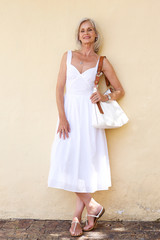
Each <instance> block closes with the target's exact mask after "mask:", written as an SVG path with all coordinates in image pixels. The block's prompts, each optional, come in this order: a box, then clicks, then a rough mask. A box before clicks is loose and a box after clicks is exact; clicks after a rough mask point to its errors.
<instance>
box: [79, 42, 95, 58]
mask: <svg viewBox="0 0 160 240" xmlns="http://www.w3.org/2000/svg"><path fill="white" fill-rule="evenodd" d="M79 52H80V53H81V54H83V55H84V56H91V55H95V51H94V48H93V46H91V45H90V46H86V45H83V46H82V47H81V49H80V50H79Z"/></svg>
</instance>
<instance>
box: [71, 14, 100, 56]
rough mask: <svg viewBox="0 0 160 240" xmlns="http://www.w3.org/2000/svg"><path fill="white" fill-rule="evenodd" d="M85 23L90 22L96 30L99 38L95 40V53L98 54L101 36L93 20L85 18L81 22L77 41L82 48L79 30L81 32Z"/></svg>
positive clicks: (77, 31) (77, 32)
mask: <svg viewBox="0 0 160 240" xmlns="http://www.w3.org/2000/svg"><path fill="white" fill-rule="evenodd" d="M84 22H90V23H91V25H92V27H93V29H94V31H95V33H96V35H97V37H96V38H95V43H94V51H95V53H98V51H99V48H100V34H99V32H98V30H97V27H96V24H95V22H94V21H93V20H92V19H90V18H83V19H82V20H81V21H80V22H79V24H78V27H77V30H76V41H77V43H78V45H80V46H81V45H82V43H81V41H80V40H79V30H80V27H81V25H82V23H84Z"/></svg>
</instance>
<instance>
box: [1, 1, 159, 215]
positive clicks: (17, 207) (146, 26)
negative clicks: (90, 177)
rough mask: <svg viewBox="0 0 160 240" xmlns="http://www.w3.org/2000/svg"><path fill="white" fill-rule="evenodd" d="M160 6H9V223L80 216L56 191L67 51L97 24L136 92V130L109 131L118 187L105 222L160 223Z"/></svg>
mask: <svg viewBox="0 0 160 240" xmlns="http://www.w3.org/2000/svg"><path fill="white" fill-rule="evenodd" d="M159 12H160V1H159V0H99V1H97V0H81V1H79V0H1V1H0V29H1V44H0V89H1V93H0V101H1V111H0V114H1V116H0V119H1V124H0V133H1V142H0V146H1V157H0V166H1V167H0V218H10V217H12V218H40V219H41V218H43V219H70V218H71V217H72V214H73V204H74V202H75V196H74V194H73V193H69V192H66V191H63V190H56V189H49V188H47V178H48V171H49V165H50V151H51V144H52V141H53V138H54V133H55V128H56V121H57V109H56V102H55V86H56V79H57V73H58V69H59V63H60V59H61V57H62V54H63V53H64V52H65V51H66V50H68V49H73V50H74V49H75V48H76V45H75V39H74V36H75V28H76V25H77V23H78V22H79V20H80V19H81V18H83V17H86V16H87V17H91V18H93V19H94V20H95V21H96V22H97V24H98V26H99V28H100V32H101V33H102V34H103V48H102V52H101V54H105V55H106V56H107V57H108V59H109V60H110V62H111V63H112V64H113V66H114V68H115V70H116V72H117V75H118V77H119V79H120V81H121V83H122V85H123V86H124V89H125V91H126V95H125V97H124V98H123V99H122V100H121V101H120V104H121V106H122V107H123V108H124V110H125V111H126V113H127V115H128V116H129V118H130V122H129V124H128V125H127V126H125V127H123V128H121V129H117V130H110V131H108V132H107V138H108V146H109V154H110V164H111V172H112V187H111V188H110V190H109V191H104V192H98V193H96V194H94V197H95V198H96V199H97V200H98V201H100V202H101V203H102V204H103V205H104V206H105V208H106V214H105V216H104V217H103V219H106V220H115V219H126V220H133V219H135V220H155V219H157V218H159V213H160V205H159V199H160V191H159V189H160V177H159V174H160V164H159V155H160V147H159V132H160V109H159V102H160V94H159V89H160V81H159V78H160V67H159V63H160V47H159V43H160V31H159V26H160V15H159Z"/></svg>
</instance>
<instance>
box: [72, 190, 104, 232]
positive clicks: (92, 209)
mask: <svg viewBox="0 0 160 240" xmlns="http://www.w3.org/2000/svg"><path fill="white" fill-rule="evenodd" d="M76 194H77V196H78V197H79V198H80V199H81V201H82V202H83V203H84V204H85V206H86V209H87V213H88V214H91V215H97V214H98V213H99V212H100V211H101V209H102V206H101V205H100V204H99V203H97V202H96V201H95V200H94V199H93V198H92V197H91V195H90V194H89V193H76ZM94 220H95V219H94V217H88V225H86V226H85V227H84V230H88V229H90V228H91V227H92V226H93V225H94Z"/></svg>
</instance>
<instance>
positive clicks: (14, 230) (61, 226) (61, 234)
mask: <svg viewBox="0 0 160 240" xmlns="http://www.w3.org/2000/svg"><path fill="white" fill-rule="evenodd" d="M70 223H71V221H59V220H32V219H27V220H24V219H11V220H0V240H10V239H12V240H24V239H29V240H53V239H54V240H60V239H61V240H69V239H80V240H86V239H89V240H90V239H92V240H93V239H94V240H98V239H103V240H121V239H122V240H133V239H138V240H147V239H150V240H160V221H159V220H157V221H154V222H140V221H98V224H97V226H96V228H95V229H94V230H93V231H91V232H88V233H87V232H86V233H84V235H83V236H82V237H76V238H75V237H74V238H73V237H70V234H69V231H68V229H69V227H70Z"/></svg>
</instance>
